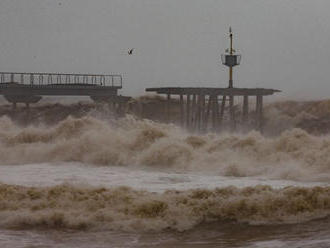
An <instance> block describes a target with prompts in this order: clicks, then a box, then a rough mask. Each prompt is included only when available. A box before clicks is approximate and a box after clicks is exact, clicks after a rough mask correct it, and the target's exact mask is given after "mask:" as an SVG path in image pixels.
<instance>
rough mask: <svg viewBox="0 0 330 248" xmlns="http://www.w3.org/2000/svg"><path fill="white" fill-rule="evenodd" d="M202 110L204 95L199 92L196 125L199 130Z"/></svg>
mask: <svg viewBox="0 0 330 248" xmlns="http://www.w3.org/2000/svg"><path fill="white" fill-rule="evenodd" d="M201 112H202V95H201V94H199V95H198V99H197V112H196V127H197V130H198V131H200V130H201V115H202V113H201Z"/></svg>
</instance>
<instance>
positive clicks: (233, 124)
mask: <svg viewBox="0 0 330 248" xmlns="http://www.w3.org/2000/svg"><path fill="white" fill-rule="evenodd" d="M229 115H230V129H231V131H235V129H236V121H235V110H234V96H229Z"/></svg>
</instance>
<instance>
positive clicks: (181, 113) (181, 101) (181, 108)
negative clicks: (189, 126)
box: [180, 94, 184, 127]
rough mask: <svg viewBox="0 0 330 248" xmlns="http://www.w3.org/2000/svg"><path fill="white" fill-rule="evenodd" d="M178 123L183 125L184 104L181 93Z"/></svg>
mask: <svg viewBox="0 0 330 248" xmlns="http://www.w3.org/2000/svg"><path fill="white" fill-rule="evenodd" d="M180 125H181V127H183V126H184V104H183V94H180Z"/></svg>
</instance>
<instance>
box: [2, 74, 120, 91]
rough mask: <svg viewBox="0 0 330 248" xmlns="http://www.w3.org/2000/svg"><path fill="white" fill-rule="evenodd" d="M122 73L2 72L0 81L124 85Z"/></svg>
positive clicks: (32, 83) (29, 83) (39, 84)
mask: <svg viewBox="0 0 330 248" xmlns="http://www.w3.org/2000/svg"><path fill="white" fill-rule="evenodd" d="M122 81H123V79H122V76H121V75H101V74H64V73H20V72H0V83H1V84H4V83H17V84H25V85H38V86H42V85H72V84H73V85H82V86H83V85H86V86H87V85H93V86H109V87H118V88H121V87H122Z"/></svg>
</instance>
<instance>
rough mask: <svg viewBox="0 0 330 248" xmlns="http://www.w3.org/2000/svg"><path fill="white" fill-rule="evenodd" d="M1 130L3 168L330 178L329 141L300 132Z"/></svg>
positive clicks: (98, 123)
mask: <svg viewBox="0 0 330 248" xmlns="http://www.w3.org/2000/svg"><path fill="white" fill-rule="evenodd" d="M0 127H1V129H0V164H13V165H15V164H29V163H44V162H47V163H48V162H82V163H85V164H90V165H97V166H98V165H102V166H104V165H106V166H113V165H118V166H149V167H151V168H162V169H170V170H175V171H182V172H185V171H198V172H205V173H212V174H214V173H216V174H217V175H223V176H241V177H244V176H264V177H267V178H271V179H290V180H300V181H318V180H323V181H324V180H329V178H330V137H328V136H325V137H317V136H313V135H310V134H308V133H307V132H305V131H303V130H301V129H292V130H288V131H285V132H283V133H282V134H281V135H280V136H277V137H265V136H262V135H261V134H260V133H258V132H254V131H252V132H250V133H247V134H229V133H222V134H213V133H209V134H205V135H192V134H189V133H187V132H185V131H183V130H182V129H180V128H178V127H176V126H174V125H166V124H159V123H156V122H152V121H148V120H137V119H135V118H133V117H127V118H124V119H121V120H118V121H117V122H115V123H109V122H107V121H105V120H100V119H95V118H93V117H83V118H72V117H69V118H67V119H65V120H64V121H62V122H60V123H58V124H57V125H54V126H51V127H49V126H28V127H20V126H17V125H15V124H14V123H13V122H11V121H10V120H9V119H8V118H1V119H0ZM0 166H1V165H0Z"/></svg>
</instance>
